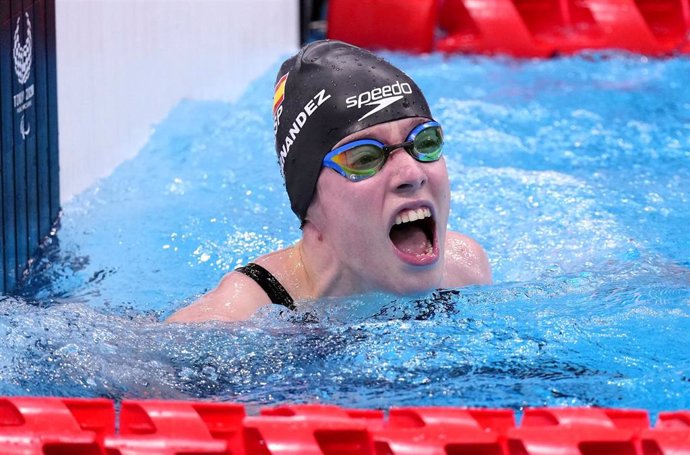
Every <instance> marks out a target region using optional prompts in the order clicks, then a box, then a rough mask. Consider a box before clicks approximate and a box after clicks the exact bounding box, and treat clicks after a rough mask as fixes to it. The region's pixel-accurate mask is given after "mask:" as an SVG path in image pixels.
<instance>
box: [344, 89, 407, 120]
mask: <svg viewBox="0 0 690 455" xmlns="http://www.w3.org/2000/svg"><path fill="white" fill-rule="evenodd" d="M411 94H412V87H410V84H408V83H407V82H403V83H402V84H401V83H400V81H395V83H393V84H390V85H383V86H381V87H376V88H373V89H371V90H367V91H366V92H362V93H360V94H359V95H355V96H351V97H349V98H347V99H346V100H345V103H346V104H347V108H348V109H349V108H351V107H356V108H358V109H359V108H361V107H362V106H374V109H372V110H370V111H369V112H367V113H366V114H364V115H363V116H361V117H360V118H359V120H357V121H358V122H359V121H361V120H364V119H365V118H367V117H369V116H370V115H373V114H375V113H377V112H378V111H380V110H381V109H385V108H386V107H388V106H390V105H391V104H393V103H395V102H396V101H400V100H401V99H403V98H404V95H411Z"/></svg>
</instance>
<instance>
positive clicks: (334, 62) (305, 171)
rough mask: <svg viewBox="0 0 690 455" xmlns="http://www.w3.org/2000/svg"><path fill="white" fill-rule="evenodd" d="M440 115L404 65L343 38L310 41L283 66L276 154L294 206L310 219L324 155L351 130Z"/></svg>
mask: <svg viewBox="0 0 690 455" xmlns="http://www.w3.org/2000/svg"><path fill="white" fill-rule="evenodd" d="M409 117H426V118H428V119H432V117H431V111H430V110H429V105H428V104H427V102H426V99H425V98H424V95H423V94H422V92H421V90H420V89H419V87H418V86H417V84H415V82H414V81H413V80H412V79H410V77H409V76H408V75H407V74H405V73H404V72H403V71H401V70H400V69H398V68H396V67H395V66H393V65H392V64H390V63H389V62H387V61H386V60H384V59H383V58H381V57H378V56H376V55H374V54H372V53H371V52H369V51H367V50H364V49H361V48H359V47H356V46H352V45H350V44H346V43H343V42H341V41H334V40H322V41H316V42H313V43H310V44H307V45H306V46H304V47H303V48H302V49H301V50H300V51H299V53H298V54H297V55H295V56H293V57H291V58H289V59H288V60H286V61H285V62H284V63H283V65H282V66H281V68H280V71H279V72H278V76H277V78H276V84H275V91H274V98H273V122H274V123H273V125H274V132H275V144H276V153H277V155H278V161H279V163H280V169H281V172H282V174H283V176H284V177H285V186H286V188H287V192H288V196H289V197H290V204H291V206H292V210H293V211H294V212H295V214H297V216H298V217H299V219H300V221H301V222H302V223H304V221H305V219H306V216H307V210H308V209H309V205H310V204H311V201H312V199H313V197H314V191H315V190H316V182H317V180H318V178H319V174H320V172H321V163H322V161H323V158H324V156H326V154H327V153H328V152H329V151H330V150H331V149H332V148H333V146H335V144H337V143H338V142H339V141H340V140H341V139H343V138H344V137H346V136H348V135H350V134H352V133H355V132H357V131H360V130H363V129H365V128H368V127H370V126H374V125H378V124H379V123H385V122H390V121H393V120H399V119H403V118H409Z"/></svg>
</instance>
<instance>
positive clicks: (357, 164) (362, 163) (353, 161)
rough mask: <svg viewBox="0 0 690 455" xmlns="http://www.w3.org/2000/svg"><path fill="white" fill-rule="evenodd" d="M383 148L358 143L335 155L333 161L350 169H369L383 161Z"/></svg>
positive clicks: (374, 167)
mask: <svg viewBox="0 0 690 455" xmlns="http://www.w3.org/2000/svg"><path fill="white" fill-rule="evenodd" d="M383 159H384V156H383V150H381V149H380V148H378V147H375V146H373V145H360V146H359V147H355V148H352V149H350V150H347V151H345V152H343V153H340V154H339V155H337V156H336V157H335V161H336V162H337V163H338V164H339V165H341V166H342V167H343V168H346V169H348V170H351V171H355V172H357V171H369V170H371V169H376V168H377V167H378V166H379V165H381V164H382V163H383Z"/></svg>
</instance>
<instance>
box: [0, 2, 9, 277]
mask: <svg viewBox="0 0 690 455" xmlns="http://www.w3.org/2000/svg"><path fill="white" fill-rule="evenodd" d="M9 21H10V8H9V4H7V5H5V2H2V3H0V107H1V106H4V105H5V104H9V98H8V96H9V92H7V93H6V90H5V87H6V84H5V83H4V73H5V68H4V66H3V64H2V55H4V54H5V42H6V38H5V31H6V30H8V29H9ZM3 125H4V122H3V115H2V109H1V108H0V223H2V224H1V225H0V290H4V289H5V246H6V244H5V197H4V196H5V186H4V182H5V171H4V167H3V157H4V144H3V140H2V136H3V134H2V132H3V130H4V127H3Z"/></svg>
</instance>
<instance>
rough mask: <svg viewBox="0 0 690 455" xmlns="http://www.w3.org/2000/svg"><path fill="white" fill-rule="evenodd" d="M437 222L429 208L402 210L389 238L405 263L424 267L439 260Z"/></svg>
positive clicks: (396, 218)
mask: <svg viewBox="0 0 690 455" xmlns="http://www.w3.org/2000/svg"><path fill="white" fill-rule="evenodd" d="M435 233H436V221H435V220H434V217H433V215H432V213H431V209H429V208H428V207H420V208H418V209H406V210H402V211H401V212H400V213H398V215H397V216H396V217H395V224H394V225H393V227H392V228H391V230H390V233H389V236H390V239H391V241H392V242H393V246H395V249H396V250H397V251H396V252H397V253H398V255H399V256H401V257H402V259H403V260H405V262H409V263H412V264H415V265H424V264H429V263H432V262H435V261H436V259H437V258H438V247H437V245H436V235H435Z"/></svg>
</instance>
